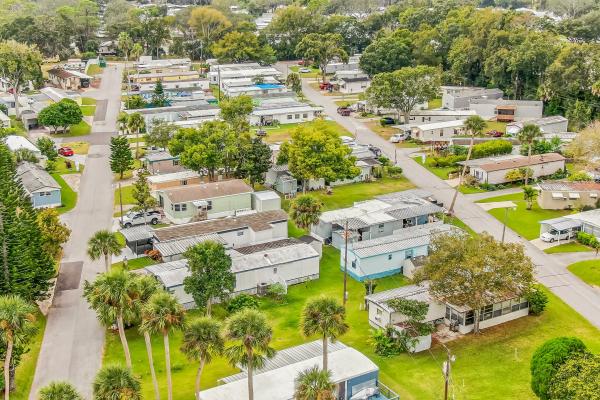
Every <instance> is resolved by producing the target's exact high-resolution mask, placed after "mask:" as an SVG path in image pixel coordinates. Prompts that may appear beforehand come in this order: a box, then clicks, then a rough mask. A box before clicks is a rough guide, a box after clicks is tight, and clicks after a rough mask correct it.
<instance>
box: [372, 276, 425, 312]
mask: <svg viewBox="0 0 600 400" xmlns="http://www.w3.org/2000/svg"><path fill="white" fill-rule="evenodd" d="M400 298H403V299H410V300H418V301H424V302H427V303H429V302H430V301H431V296H430V295H429V283H428V282H423V283H421V284H420V285H408V286H401V287H398V288H395V289H390V290H386V291H383V292H379V293H373V294H370V295H368V296H365V299H366V300H367V301H371V302H373V303H375V304H377V305H378V306H380V307H381V308H383V309H385V310H387V311H391V308H390V307H389V306H388V305H387V302H388V301H390V300H393V299H400Z"/></svg>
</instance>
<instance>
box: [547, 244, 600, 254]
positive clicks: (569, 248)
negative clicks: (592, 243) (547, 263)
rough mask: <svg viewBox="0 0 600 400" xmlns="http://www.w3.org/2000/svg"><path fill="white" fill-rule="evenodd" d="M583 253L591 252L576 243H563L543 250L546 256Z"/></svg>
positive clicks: (589, 249)
mask: <svg viewBox="0 0 600 400" xmlns="http://www.w3.org/2000/svg"><path fill="white" fill-rule="evenodd" d="M583 251H592V249H591V248H589V247H587V246H584V245H582V244H581V243H577V242H570V243H563V244H559V245H558V246H553V247H550V248H548V249H546V250H544V253H546V254H556V253H575V252H583Z"/></svg>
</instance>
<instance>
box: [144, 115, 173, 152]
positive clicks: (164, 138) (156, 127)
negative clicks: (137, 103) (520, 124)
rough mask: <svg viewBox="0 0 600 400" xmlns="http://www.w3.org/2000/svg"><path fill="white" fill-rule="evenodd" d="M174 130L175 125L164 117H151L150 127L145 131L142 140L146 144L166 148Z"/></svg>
mask: <svg viewBox="0 0 600 400" xmlns="http://www.w3.org/2000/svg"><path fill="white" fill-rule="evenodd" d="M176 131H177V125H175V124H173V123H171V122H168V121H165V120H164V119H153V120H152V129H150V131H149V132H147V133H146V136H145V138H144V140H145V141H146V144H149V145H151V146H156V147H160V148H161V149H166V148H167V146H168V145H169V141H170V140H171V139H172V138H173V135H175V132H176Z"/></svg>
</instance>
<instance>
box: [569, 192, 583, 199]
mask: <svg viewBox="0 0 600 400" xmlns="http://www.w3.org/2000/svg"><path fill="white" fill-rule="evenodd" d="M580 197H581V196H579V193H575V192H570V193H569V198H570V199H578V198H580Z"/></svg>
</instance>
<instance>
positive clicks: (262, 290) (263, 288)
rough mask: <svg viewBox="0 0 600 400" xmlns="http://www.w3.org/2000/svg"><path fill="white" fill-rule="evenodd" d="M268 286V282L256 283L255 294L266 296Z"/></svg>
mask: <svg viewBox="0 0 600 400" xmlns="http://www.w3.org/2000/svg"><path fill="white" fill-rule="evenodd" d="M268 288H269V284H268V283H266V282H261V283H259V284H258V285H256V294H258V295H259V296H266V295H267V289H268Z"/></svg>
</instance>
